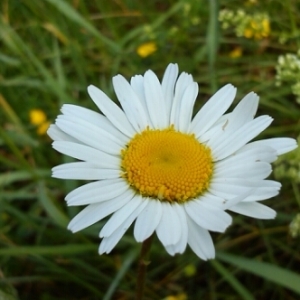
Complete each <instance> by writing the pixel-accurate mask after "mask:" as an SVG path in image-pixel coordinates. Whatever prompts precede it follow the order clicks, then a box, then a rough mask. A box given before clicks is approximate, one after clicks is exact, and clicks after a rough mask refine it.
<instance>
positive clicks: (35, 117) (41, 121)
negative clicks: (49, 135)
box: [29, 109, 50, 135]
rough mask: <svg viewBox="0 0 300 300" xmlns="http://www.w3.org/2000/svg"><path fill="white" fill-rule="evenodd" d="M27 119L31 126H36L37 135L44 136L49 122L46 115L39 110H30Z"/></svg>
mask: <svg viewBox="0 0 300 300" xmlns="http://www.w3.org/2000/svg"><path fill="white" fill-rule="evenodd" d="M29 119H30V123H31V124H32V125H35V126H37V130H36V132H37V134H38V135H44V134H46V132H47V130H48V128H49V126H50V122H49V121H48V120H47V116H46V114H45V113H44V112H43V111H42V110H41V109H32V110H31V111H30V112H29Z"/></svg>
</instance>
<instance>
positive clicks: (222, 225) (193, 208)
mask: <svg viewBox="0 0 300 300" xmlns="http://www.w3.org/2000/svg"><path fill="white" fill-rule="evenodd" d="M184 208H185V211H186V213H187V214H188V215H189V217H190V218H192V219H193V220H194V222H195V223H197V224H198V225H199V226H201V227H203V228H205V229H207V230H211V231H217V232H224V231H225V229H226V228H227V227H228V226H229V225H230V224H231V221H232V219H231V217H230V216H229V215H228V214H227V213H226V212H224V211H223V210H222V209H210V208H208V207H206V206H205V205H203V203H202V202H201V200H194V201H188V202H186V203H185V204H184Z"/></svg>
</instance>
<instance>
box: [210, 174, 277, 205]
mask: <svg viewBox="0 0 300 300" xmlns="http://www.w3.org/2000/svg"><path fill="white" fill-rule="evenodd" d="M280 187H281V184H280V183H279V182H276V181H272V180H247V179H243V178H216V179H213V180H212V182H211V184H210V186H209V191H210V193H212V194H213V195H216V196H217V197H222V198H224V199H228V198H232V197H235V196H238V195H241V194H244V193H247V192H248V191H249V189H252V192H251V195H250V196H248V197H246V198H245V201H258V200H265V199H268V198H271V197H274V196H276V195H277V194H278V192H279V189H280Z"/></svg>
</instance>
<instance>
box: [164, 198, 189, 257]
mask: <svg viewBox="0 0 300 300" xmlns="http://www.w3.org/2000/svg"><path fill="white" fill-rule="evenodd" d="M172 207H173V209H174V210H175V211H176V213H177V215H178V217H179V222H180V226H181V237H180V239H179V241H178V242H177V243H176V244H173V245H166V246H165V248H166V250H167V252H168V253H169V254H170V255H175V254H176V253H183V252H184V251H185V248H186V245H187V241H188V225H187V220H186V218H187V217H186V213H185V211H184V208H183V205H179V204H177V203H173V205H172Z"/></svg>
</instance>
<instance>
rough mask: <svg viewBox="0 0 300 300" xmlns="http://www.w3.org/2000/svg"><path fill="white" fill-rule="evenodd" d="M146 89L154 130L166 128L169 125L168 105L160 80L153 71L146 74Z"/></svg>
mask: <svg viewBox="0 0 300 300" xmlns="http://www.w3.org/2000/svg"><path fill="white" fill-rule="evenodd" d="M144 89H145V97H146V102H147V107H148V112H149V116H150V119H151V122H152V124H153V126H154V128H156V129H164V128H166V127H167V126H168V125H169V124H168V119H167V110H166V103H165V100H164V97H163V92H162V88H161V85H160V83H159V80H158V79H157V77H156V75H155V74H154V73H153V72H152V71H151V70H149V71H147V72H146V73H145V76H144Z"/></svg>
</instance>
